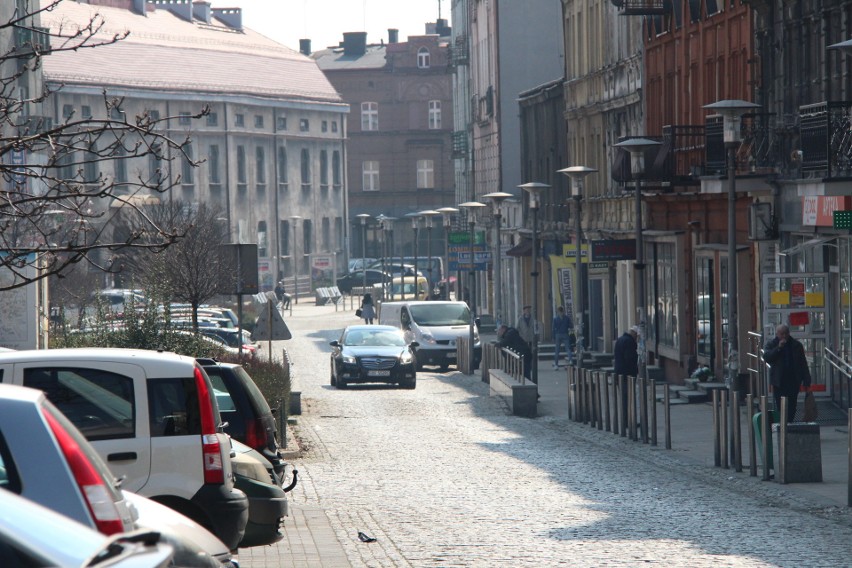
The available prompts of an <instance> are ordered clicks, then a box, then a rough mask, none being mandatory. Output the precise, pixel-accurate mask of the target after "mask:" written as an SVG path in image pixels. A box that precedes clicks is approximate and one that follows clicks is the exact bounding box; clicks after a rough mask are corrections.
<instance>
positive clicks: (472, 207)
mask: <svg viewBox="0 0 852 568" xmlns="http://www.w3.org/2000/svg"><path fill="white" fill-rule="evenodd" d="M459 207H460V208H462V209H464V210H465V211H467V221H468V223H470V222H474V220H475V219H476V217H475V215H476V210H477V209H479V208H480V207H487V205H485V204H484V203H480V202H479V201H465V202H464V203H459Z"/></svg>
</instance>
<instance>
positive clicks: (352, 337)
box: [343, 329, 405, 347]
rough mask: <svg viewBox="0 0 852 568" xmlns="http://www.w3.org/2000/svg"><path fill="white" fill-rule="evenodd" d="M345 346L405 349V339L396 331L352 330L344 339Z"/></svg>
mask: <svg viewBox="0 0 852 568" xmlns="http://www.w3.org/2000/svg"><path fill="white" fill-rule="evenodd" d="M343 345H361V346H369V347H403V346H404V345H405V338H404V337H403V336H402V334H401V333H400V332H398V331H396V330H390V329H383V330H376V331H373V330H367V329H364V330H361V329H358V330H352V331H350V332H349V333H347V334H346V336H345V337H344V338H343Z"/></svg>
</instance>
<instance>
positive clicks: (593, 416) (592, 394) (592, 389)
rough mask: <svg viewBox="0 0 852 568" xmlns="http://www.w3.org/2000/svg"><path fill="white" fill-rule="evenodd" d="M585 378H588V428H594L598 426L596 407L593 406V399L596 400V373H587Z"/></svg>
mask: <svg viewBox="0 0 852 568" xmlns="http://www.w3.org/2000/svg"><path fill="white" fill-rule="evenodd" d="M587 376H588V377H589V426H591V427H592V428H594V427H595V426H597V424H598V413H597V407H596V405H595V399H596V398H597V395H596V393H597V381H596V380H595V379H597V373H595V372H593V371H589V372H588V374H587Z"/></svg>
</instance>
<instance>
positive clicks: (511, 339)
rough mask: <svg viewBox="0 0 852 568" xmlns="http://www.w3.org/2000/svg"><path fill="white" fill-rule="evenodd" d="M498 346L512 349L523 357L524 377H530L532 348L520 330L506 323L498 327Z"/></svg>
mask: <svg viewBox="0 0 852 568" xmlns="http://www.w3.org/2000/svg"><path fill="white" fill-rule="evenodd" d="M497 346H498V347H505V348H506V349H511V350H512V351H514V352H515V353H517V354H518V355H520V356H521V357H523V363H524V377H526V378H528V379H529V378H530V374H531V371H532V350H531V349H530V346H529V345H527V342H526V341H525V340H524V338H523V337H521V334H520V333H519V332H518V330H517V329H515V328H514V327H509V326H507V325H506V324H503V325H501V326H500V327H499V328H498V329H497Z"/></svg>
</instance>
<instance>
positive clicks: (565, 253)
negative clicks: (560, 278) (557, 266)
mask: <svg viewBox="0 0 852 568" xmlns="http://www.w3.org/2000/svg"><path fill="white" fill-rule="evenodd" d="M575 256H577V247H576V246H574V245H565V244H563V245H562V258H564V259H565V260H567V261H568V262H570V263H571V264H574V262H575V260H574V257H575ZM590 256H591V255H590V254H589V245H580V257H581V258H582V259H583V262H589V257H590Z"/></svg>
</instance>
